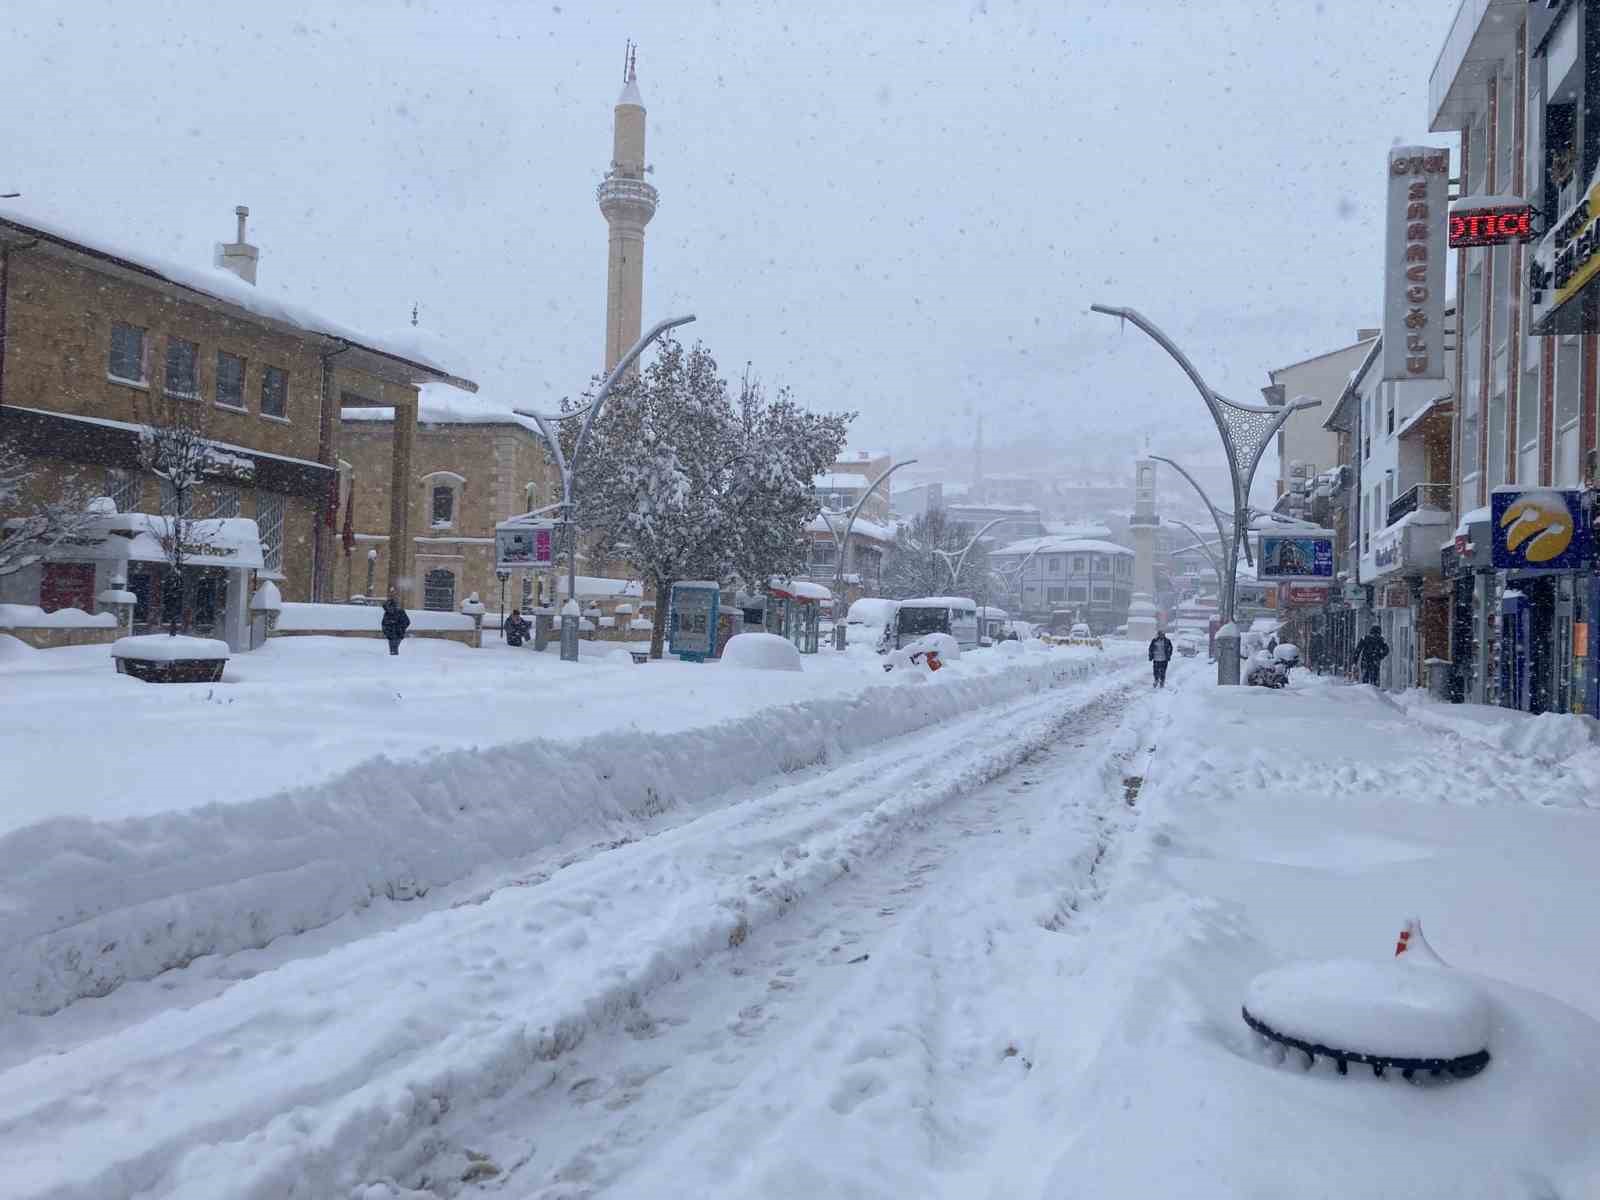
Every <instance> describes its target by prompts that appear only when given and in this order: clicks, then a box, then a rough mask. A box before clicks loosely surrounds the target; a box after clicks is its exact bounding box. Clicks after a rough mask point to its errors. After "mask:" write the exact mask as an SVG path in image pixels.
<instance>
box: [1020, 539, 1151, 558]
mask: <svg viewBox="0 0 1600 1200" xmlns="http://www.w3.org/2000/svg"><path fill="white" fill-rule="evenodd" d="M1035 551H1038V552H1039V553H1041V554H1062V553H1066V554H1070V553H1072V552H1074V551H1077V552H1080V553H1082V552H1088V553H1091V554H1129V555H1131V554H1132V553H1133V551H1132V550H1129V549H1128V548H1127V547H1126V546H1119V545H1117V544H1116V543H1115V542H1103V541H1100V540H1099V539H1098V538H1070V537H1069V538H1064V537H1054V536H1050V535H1046V536H1045V537H1033V538H1023V539H1022V541H1020V542H1012V543H1010V544H1009V545H1006V546H1001V547H999V548H998V549H996V550H995V551H994V553H995V554H1032V553H1034V552H1035Z"/></svg>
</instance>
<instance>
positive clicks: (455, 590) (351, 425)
mask: <svg viewBox="0 0 1600 1200" xmlns="http://www.w3.org/2000/svg"><path fill="white" fill-rule="evenodd" d="M340 426H341V429H340V439H339V440H340V452H339V454H340V458H341V459H342V460H343V461H342V463H341V471H342V472H343V474H344V475H345V480H344V487H345V490H346V492H347V494H348V496H349V497H350V501H349V509H348V511H349V512H350V513H351V514H352V520H351V522H350V530H351V532H352V533H353V535H354V536H353V537H351V538H349V539H348V541H347V543H346V546H344V547H341V553H340V559H341V561H340V564H339V566H338V568H337V569H336V572H335V589H336V591H337V592H338V594H339V595H341V596H352V595H359V594H362V593H364V592H365V590H366V577H367V565H368V561H369V555H371V556H372V558H371V560H370V561H371V562H372V564H373V567H374V577H375V578H377V579H384V578H387V570H388V563H389V557H390V552H389V547H390V544H391V543H390V538H389V535H388V533H387V532H386V531H387V527H388V526H387V523H386V521H385V517H386V515H387V514H388V513H389V512H390V511H391V509H392V508H393V506H394V493H395V479H394V476H393V474H392V473H391V471H390V470H389V463H390V458H391V447H392V444H393V440H394V412H393V410H392V409H384V408H354V409H345V410H343V412H342V414H341V420H340ZM411 463H412V467H411V472H410V475H409V476H408V477H407V478H406V479H405V481H404V484H403V492H402V494H403V496H404V503H405V508H406V512H407V520H406V526H407V528H408V529H410V530H411V531H412V533H411V554H410V557H411V561H412V563H413V567H412V569H413V570H414V572H415V580H416V588H417V595H418V599H419V600H420V601H421V604H422V607H423V608H430V609H440V610H453V609H455V608H456V607H458V606H459V605H460V603H461V601H462V600H463V599H464V598H465V597H467V596H468V595H470V594H472V593H474V592H476V593H477V594H478V596H479V597H480V598H481V599H482V601H483V603H484V604H485V605H487V606H488V607H489V608H490V609H492V610H495V611H499V608H500V581H499V580H498V578H497V577H496V575H495V549H494V529H495V525H496V524H497V523H498V522H500V521H504V520H506V519H507V518H509V517H514V516H517V515H518V514H521V513H526V512H532V511H533V510H535V509H539V508H543V507H545V506H547V505H550V504H554V503H556V502H557V501H559V500H560V498H561V481H560V477H559V475H558V473H557V472H556V469H555V467H554V465H553V464H552V463H551V462H550V456H549V453H548V452H547V450H546V449H545V443H544V439H543V437H542V436H540V434H539V431H538V426H537V425H535V424H534V422H533V421H531V420H529V419H528V418H526V417H519V416H517V415H515V414H514V413H512V412H510V411H508V410H496V409H493V408H491V407H489V406H487V405H483V404H478V403H474V402H466V401H464V400H463V399H461V398H459V397H458V396H457V395H456V394H455V393H453V391H452V389H450V388H447V387H443V386H440V385H436V384H427V385H424V387H423V388H422V398H421V403H420V407H419V409H418V412H417V426H416V435H415V444H414V447H413V449H412V452H411ZM551 515H552V516H554V514H553V513H552V514H551ZM341 532H342V530H341ZM580 565H582V564H580ZM552 589H553V580H552V579H551V573H550V572H548V571H544V572H539V571H532V570H527V571H518V572H516V573H515V574H514V575H513V577H512V578H511V579H509V580H508V581H507V592H506V603H507V605H508V606H509V607H511V608H515V607H517V606H518V605H524V606H530V607H531V606H535V605H547V604H553V603H554V601H555V596H554V592H553V590H552Z"/></svg>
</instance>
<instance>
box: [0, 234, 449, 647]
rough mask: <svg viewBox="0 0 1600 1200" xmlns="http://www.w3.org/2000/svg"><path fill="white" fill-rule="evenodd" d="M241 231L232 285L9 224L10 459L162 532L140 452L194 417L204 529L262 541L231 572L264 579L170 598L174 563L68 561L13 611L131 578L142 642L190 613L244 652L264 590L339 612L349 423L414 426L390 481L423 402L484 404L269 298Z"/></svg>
mask: <svg viewBox="0 0 1600 1200" xmlns="http://www.w3.org/2000/svg"><path fill="white" fill-rule="evenodd" d="M246 216H247V210H245V209H243V208H241V209H239V210H238V220H239V225H238V237H237V240H236V241H235V242H233V243H230V244H228V245H226V246H219V247H218V253H217V261H218V263H219V264H220V266H221V268H222V269H220V270H218V269H204V268H187V267H181V266H172V265H165V264H162V265H158V264H156V263H154V262H152V261H149V260H146V259H142V258H140V257H138V256H136V255H133V254H130V253H127V252H124V251H120V250H113V249H111V248H108V247H105V246H102V245H96V244H93V243H91V242H89V241H87V240H84V239H82V238H80V237H77V236H75V235H72V234H68V233H66V232H63V231H60V230H55V229H51V228H46V227H44V226H42V225H40V224H37V223H33V222H30V221H25V220H23V219H21V218H13V217H9V216H4V217H0V439H4V440H5V441H6V442H8V443H10V444H13V445H16V446H19V447H20V448H21V449H22V451H23V452H24V454H25V455H27V456H28V457H30V458H33V459H36V460H38V462H39V464H40V469H39V470H38V471H37V472H36V473H35V475H34V478H33V480H32V483H31V485H30V486H32V487H33V488H35V489H37V490H38V491H41V492H54V493H56V494H60V492H61V491H62V490H63V489H65V488H66V487H68V486H72V487H76V488H79V489H82V490H84V491H86V492H87V494H89V495H104V496H107V497H109V498H110V499H111V500H112V501H113V502H114V503H115V505H116V510H117V513H119V514H146V515H150V516H159V515H161V514H162V513H163V511H164V509H166V508H167V507H168V506H170V503H171V499H170V497H169V496H165V495H164V494H163V489H162V487H161V486H160V481H158V480H157V479H156V478H155V477H154V476H152V475H150V474H149V473H147V472H145V471H143V470H142V469H141V467H140V461H139V432H140V429H141V428H142V427H144V426H145V425H146V424H148V423H149V422H151V421H152V420H153V419H156V420H159V419H160V418H161V415H162V413H163V412H164V411H167V410H168V408H169V406H171V405H175V404H181V405H192V406H195V407H194V408H192V409H190V410H188V411H189V412H190V414H191V415H192V416H194V417H195V418H197V419H198V420H199V423H200V424H201V425H202V427H203V429H204V432H205V435H206V437H207V438H208V440H210V441H211V442H212V444H213V445H214V447H215V450H216V460H217V467H216V470H215V472H214V473H213V475H212V477H211V478H208V479H207V480H206V482H205V484H204V486H203V487H202V489H201V490H200V495H199V496H198V497H197V498H196V501H195V503H194V505H193V506H192V507H193V514H192V515H195V516H199V517H219V518H236V519H243V520H248V521H253V522H254V525H255V528H256V530H257V532H258V540H259V550H253V549H251V548H249V547H242V548H237V549H235V551H234V554H233V559H234V561H235V562H236V563H245V562H252V563H253V562H254V561H255V559H256V556H257V554H259V560H260V561H259V565H258V566H251V567H248V568H242V567H239V568H235V569H233V570H229V569H228V567H227V564H225V563H217V564H212V565H202V566H196V567H193V568H186V569H185V571H184V572H183V578H182V579H181V580H179V579H176V578H174V579H172V580H168V579H166V578H165V571H166V568H165V566H164V564H163V562H162V561H159V557H160V556H159V555H155V554H150V555H147V556H146V557H145V558H143V559H140V558H133V559H126V558H122V559H120V560H118V559H117V558H116V557H115V556H110V555H105V554H99V553H98V552H97V551H96V550H95V548H93V547H88V546H77V547H64V548H62V549H61V550H60V551H59V552H57V553H55V554H53V555H52V556H51V558H50V560H49V561H46V562H42V563H39V564H35V565H34V566H31V567H28V568H26V569H24V570H23V571H20V572H16V573H13V574H12V575H9V576H6V577H5V578H4V580H0V600H5V601H9V602H14V603H24V604H41V606H42V607H48V606H53V607H81V608H85V609H86V610H89V609H92V608H93V606H94V598H95V596H96V595H98V593H99V592H101V591H103V590H106V589H107V588H108V586H109V584H110V582H111V574H112V573H113V572H114V571H116V570H124V571H126V572H127V578H126V581H125V583H126V587H127V589H128V590H131V591H133V592H134V593H135V594H136V595H137V596H138V605H137V607H136V609H135V611H134V617H133V620H134V625H135V628H139V627H141V626H144V627H153V626H155V625H158V624H159V623H160V622H161V620H162V614H161V612H160V611H158V610H159V609H161V608H162V607H163V606H166V605H181V607H182V611H183V613H184V614H185V617H186V618H187V619H188V620H189V622H190V623H191V624H192V625H193V626H194V627H196V628H197V629H199V630H201V631H208V630H214V631H216V632H217V633H218V634H219V635H226V636H227V637H228V638H229V640H230V641H237V640H238V639H239V636H240V631H241V630H242V628H243V626H242V623H241V622H242V614H243V604H244V602H245V600H246V598H247V596H248V594H249V591H250V589H252V588H253V587H254V586H255V583H256V582H257V581H258V580H268V579H270V580H273V581H275V582H277V583H278V585H279V590H280V592H281V593H282V595H283V596H284V598H285V599H289V600H312V599H321V598H324V596H325V594H326V593H327V583H328V579H329V571H330V569H331V567H332V561H333V559H332V554H331V550H332V548H333V545H334V540H333V535H334V531H335V520H336V514H335V505H336V504H337V501H338V488H337V472H336V469H335V461H336V456H337V452H338V445H337V438H338V424H339V423H338V421H337V419H336V418H337V410H338V406H339V405H340V404H341V403H342V404H344V405H346V406H352V405H367V404H383V405H388V406H389V407H392V408H397V409H398V410H399V411H401V412H402V413H403V414H405V415H404V417H403V419H402V421H401V425H402V427H403V428H404V429H405V430H406V432H405V434H404V435H403V436H401V437H399V438H397V439H395V442H394V447H393V450H392V453H391V456H390V470H391V472H392V473H393V474H395V475H398V476H402V477H409V476H410V474H411V467H410V463H409V455H410V447H411V438H410V432H409V431H410V428H411V426H412V421H413V418H412V414H414V412H415V409H416V402H417V389H418V386H419V385H420V384H422V383H425V382H430V381H432V382H441V383H449V384H451V385H453V386H455V387H458V388H463V389H466V390H476V385H474V384H473V383H471V382H470V381H468V380H465V379H460V378H456V377H454V376H452V375H450V373H449V372H448V371H447V370H445V369H444V368H443V367H441V366H439V365H437V364H434V363H432V362H429V361H426V360H425V358H424V356H423V355H422V354H421V353H420V352H418V351H416V350H414V349H412V348H410V347H401V346H398V345H395V344H393V343H390V342H386V341H380V340H379V339H375V338H369V337H366V336H365V335H361V334H357V333H353V332H350V331H347V330H344V329H342V328H341V327H339V326H337V325H335V324H333V323H331V322H329V321H326V320H324V319H323V318H321V317H318V316H317V315H315V314H313V313H310V312H308V311H305V310H303V309H300V308H299V307H297V306H295V305H293V304H290V303H287V302H284V301H281V300H278V299H276V298H269V297H265V296H262V295H261V294H259V293H257V292H256V290H255V287H254V275H255V267H256V263H257V260H258V252H257V251H256V248H255V247H254V246H251V245H250V244H249V243H248V242H247V241H246V240H245V218H246ZM28 499H30V498H29V497H25V498H24V502H27V500H28ZM4 515H5V514H0V516H4ZM408 515H409V514H408V512H407V511H399V510H397V511H395V512H394V513H392V514H391V520H390V525H391V528H390V530H389V532H390V533H391V535H393V534H396V533H398V534H400V535H401V536H402V538H403V537H404V534H405V527H406V520H407V518H408ZM123 524H126V522H123ZM124 532H126V531H124ZM101 542H102V543H103V542H104V539H103V538H102V539H101ZM154 544H157V545H158V544H159V543H158V542H157V543H154ZM102 548H103V547H102ZM117 561H120V562H121V563H122V564H123V565H121V566H120V567H119V566H114V565H113V564H114V563H115V562H117ZM391 567H392V574H391V575H390V576H389V577H387V578H386V579H385V584H386V586H389V587H395V586H397V585H399V584H401V583H402V582H403V581H404V580H405V579H407V578H408V577H409V576H410V570H409V564H405V563H397V564H391ZM41 602H43V603H41Z"/></svg>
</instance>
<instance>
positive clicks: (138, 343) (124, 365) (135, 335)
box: [106, 321, 145, 383]
mask: <svg viewBox="0 0 1600 1200" xmlns="http://www.w3.org/2000/svg"><path fill="white" fill-rule="evenodd" d="M106 374H107V375H109V376H110V377H111V378H112V379H118V380H121V381H122V382H123V383H144V382H145V362H144V330H142V329H140V328H139V327H138V326H137V325H124V324H122V322H120V321H118V322H117V323H116V324H114V325H112V326H111V361H110V362H109V363H108V364H107V366H106Z"/></svg>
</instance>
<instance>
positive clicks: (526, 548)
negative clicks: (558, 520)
mask: <svg viewBox="0 0 1600 1200" xmlns="http://www.w3.org/2000/svg"><path fill="white" fill-rule="evenodd" d="M555 542H556V539H555V522H554V521H539V522H533V521H519V522H510V521H508V522H505V523H503V524H500V525H496V526H495V529H494V559H495V564H494V565H495V569H496V570H500V571H523V570H528V569H530V568H537V567H548V566H550V565H551V563H552V562H554V560H555Z"/></svg>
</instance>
